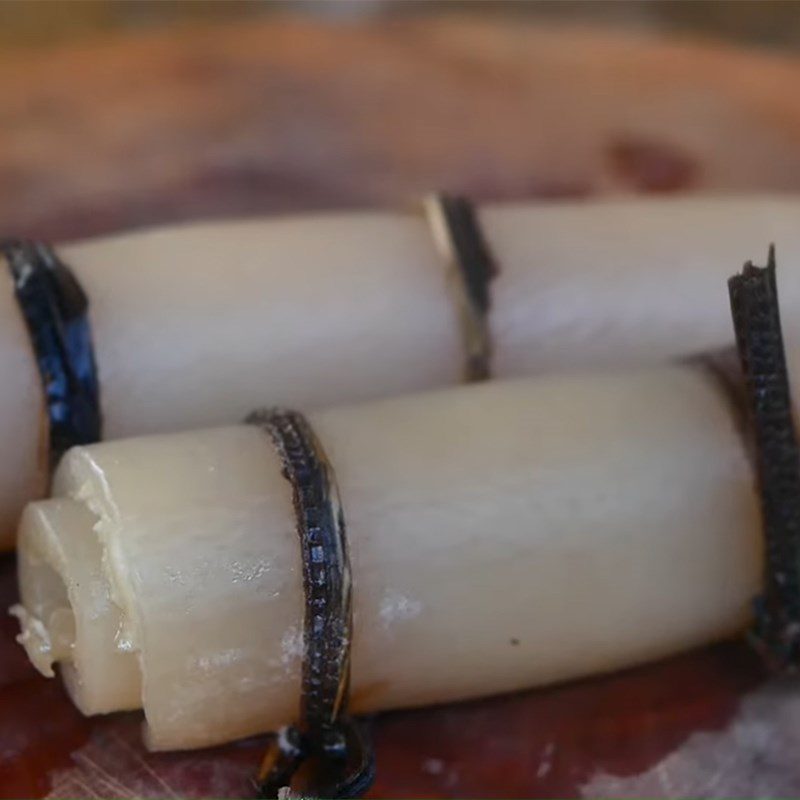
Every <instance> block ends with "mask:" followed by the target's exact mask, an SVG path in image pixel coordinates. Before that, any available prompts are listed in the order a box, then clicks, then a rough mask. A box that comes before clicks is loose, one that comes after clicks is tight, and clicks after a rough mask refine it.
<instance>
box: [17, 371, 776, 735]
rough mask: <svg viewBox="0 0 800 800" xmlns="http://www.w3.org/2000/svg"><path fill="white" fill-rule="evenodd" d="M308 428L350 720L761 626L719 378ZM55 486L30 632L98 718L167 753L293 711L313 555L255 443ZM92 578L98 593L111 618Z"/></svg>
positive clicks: (116, 462) (644, 379)
mask: <svg viewBox="0 0 800 800" xmlns="http://www.w3.org/2000/svg"><path fill="white" fill-rule="evenodd" d="M308 419H309V421H310V424H311V426H312V428H313V429H314V431H315V432H316V435H317V437H318V438H319V440H320V442H321V443H322V446H323V448H324V449H325V451H326V453H327V456H328V458H329V460H330V462H331V464H332V465H333V468H334V470H335V475H336V480H337V483H338V486H339V493H340V497H341V501H342V505H343V509H344V515H345V520H346V526H347V538H348V542H349V550H350V558H351V562H352V574H353V608H354V621H355V628H354V634H353V639H352V681H353V683H352V701H351V708H352V710H353V711H354V712H356V713H357V712H363V711H371V710H377V709H387V708H394V707H400V706H417V705H424V704H428V703H438V702H447V701H453V700H460V699H464V698H470V697H476V696H480V695H485V694H491V693H496V692H505V691H511V690H516V689H521V688H524V687H530V686H537V685H542V684H547V683H551V682H554V681H561V680H566V679H570V678H575V677H579V676H583V675H589V674H592V673H598V672H604V671H607V670H613V669H617V668H620V667H625V666H630V665H633V664H638V663H641V662H645V661H648V660H650V659H656V658H659V657H662V656H665V655H668V654H671V653H674V652H677V651H680V650H683V649H685V648H690V647H692V646H696V645H700V644H703V643H706V642H710V641H713V640H716V639H720V638H723V637H726V636H729V635H732V634H735V633H737V632H739V631H741V630H742V629H743V628H744V626H745V625H746V624H747V622H748V620H749V619H750V604H751V600H752V598H753V597H754V596H755V595H756V594H757V592H758V590H759V585H760V579H761V574H762V542H761V526H760V520H759V511H758V502H757V497H756V492H755V488H754V477H753V473H752V469H751V466H750V464H749V463H748V459H747V457H746V455H745V449H744V447H743V444H742V439H741V434H740V432H739V430H738V429H737V425H736V423H735V421H734V419H733V415H732V413H731V409H730V407H729V400H728V397H727V396H726V395H725V393H724V392H723V391H722V390H721V389H720V387H719V385H718V384H717V383H716V381H715V380H714V379H713V378H712V377H711V376H710V374H709V373H708V372H707V371H705V370H702V369H699V368H692V367H664V368H659V369H649V370H636V371H632V372H624V373H610V374H605V375H592V374H587V375H580V376H579V375H568V376H550V377H546V378H542V379H539V380H536V381H519V382H497V383H488V384H482V385H476V386H471V387H462V388H453V389H449V390H442V391H439V392H436V393H430V394H425V395H417V396H407V397H402V398H396V399H389V400H383V401H379V402H373V403H369V404H363V405H357V406H352V407H343V408H340V409H333V410H329V411H324V412H318V413H312V414H310V415H309V416H308ZM55 492H56V494H57V496H58V497H57V498H56V499H53V500H48V501H44V502H36V503H32V504H31V505H30V507H29V508H28V510H27V511H26V514H25V516H24V522H23V526H22V529H21V536H20V541H19V548H20V558H21V564H22V568H21V572H20V577H21V582H22V602H23V605H24V608H23V609H18V610H17V613H18V615H19V616H20V617H21V620H22V623H23V633H22V634H21V637H20V640H21V642H22V644H23V645H24V646H25V647H26V648H27V650H28V653H29V654H30V656H31V658H32V659H33V660H34V663H36V664H37V666H38V667H39V669H40V670H42V671H43V672H45V673H46V674H47V673H49V672H50V670H51V666H52V662H54V661H58V662H60V663H61V664H62V665H69V667H68V669H69V670H70V671H71V672H74V673H75V677H74V678H72V679H70V680H69V681H68V684H67V686H68V689H69V690H70V692H71V693H72V694H73V697H75V700H76V702H77V703H78V704H79V705H80V707H81V708H82V709H83V710H84V712H86V713H96V712H100V711H109V710H111V708H112V707H113V706H114V703H115V702H117V703H118V707H120V708H123V707H124V708H127V707H130V705H131V703H130V702H129V699H130V697H131V694H132V693H134V692H139V691H140V692H141V694H140V703H139V704H140V705H142V707H143V708H144V712H145V715H146V720H147V728H146V739H147V742H148V744H149V746H151V747H153V748H156V749H167V748H194V747H203V746H207V745H212V744H215V743H219V742H223V741H227V740H231V739H235V738H238V737H241V736H246V735H249V734H252V733H256V732H258V731H265V730H271V729H275V728H277V727H279V726H281V725H283V724H286V723H289V722H292V721H293V720H294V719H295V718H296V715H297V713H298V705H299V693H300V670H301V661H302V654H303V634H302V626H303V588H302V567H301V556H300V544H299V540H298V534H297V532H296V521H295V514H294V510H293V505H292V492H291V486H290V484H289V482H288V481H287V480H286V479H285V478H284V477H283V476H282V474H281V462H280V459H279V457H278V455H277V454H276V451H275V447H274V445H273V442H272V441H271V439H270V437H269V436H268V435H267V434H266V433H265V432H264V431H263V430H261V429H260V428H258V427H255V426H235V427H228V428H218V429H211V430H205V431H198V432H186V433H180V434H172V435H157V436H151V437H143V438H139V439H131V440H128V441H117V442H109V443H103V444H98V445H93V446H88V447H80V448H75V449H73V450H71V451H70V452H69V453H68V454H67V456H66V457H65V459H64V460H63V461H62V464H61V466H60V468H59V470H58V473H57V476H56V482H55ZM77 528H80V530H79V531H78V530H76V529H77ZM92 537H95V539H96V542H97V543H98V546H96V547H94V546H93V545H92V542H91V540H92ZM76 559H82V560H85V561H86V562H87V563H85V564H81V565H80V567H79V566H78V565H76V564H74V563H73V561H74V560H76ZM88 562H90V563H88ZM42 563H46V564H47V565H48V566H49V568H50V569H49V571H47V570H43V569H37V568H35V565H37V564H42ZM25 565H34V566H25ZM79 569H80V570H84V571H88V572H89V573H90V574H91V575H92V576H97V575H100V576H101V577H102V578H103V579H104V580H105V581H106V584H107V585H106V587H105V588H104V589H102V590H101V591H99V592H98V594H99V596H100V597H101V601H100V602H99V603H95V601H94V600H93V599H92V600H90V598H89V597H88V593H87V592H86V591H78V588H77V587H76V586H75V585H74V584H75V582H76V581H77V580H78V577H76V576H78V575H79ZM58 577H60V579H61V585H60V584H59V581H58V580H57V578H58ZM93 579H94V578H93ZM101 582H102V581H101ZM106 598H110V599H111V602H110V603H109V602H106ZM90 602H91V603H95V605H94V606H93V609H92V610H93V613H94V615H95V616H94V620H95V623H96V627H93V624H95V623H92V622H90V617H91V614H90V613H88V611H87V609H85V608H84V607H83V606H84V604H86V603H90ZM70 614H71V615H72V616H73V617H74V621H70V622H69V623H67V622H65V620H66V619H67V618H68V617H69V616H70ZM73 630H74V635H73V638H72V639H71V640H70V638H69V635H70V631H73ZM112 631H114V632H115V633H114V635H111V633H110V632H112ZM120 659H124V660H126V661H127V663H126V665H125V668H124V669H118V670H116V669H115V670H111V664H112V660H114V661H115V662H119V660H120ZM97 675H103V676H104V679H103V681H102V682H99V681H98V683H97V685H94V683H93V682H94V680H95V677H93V676H97ZM139 680H140V681H141V688H140V687H139ZM90 684H92V685H90ZM115 684H116V685H115Z"/></svg>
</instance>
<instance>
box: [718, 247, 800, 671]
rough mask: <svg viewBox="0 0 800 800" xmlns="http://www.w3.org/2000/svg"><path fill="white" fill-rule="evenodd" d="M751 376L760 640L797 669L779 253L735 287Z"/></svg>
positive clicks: (791, 468) (743, 355)
mask: <svg viewBox="0 0 800 800" xmlns="http://www.w3.org/2000/svg"><path fill="white" fill-rule="evenodd" d="M728 288H729V292H730V300H731V312H732V315H733V324H734V329H735V332H736V344H737V348H738V350H739V357H740V360H741V366H742V372H743V374H744V379H745V384H746V391H747V397H748V405H749V412H750V421H751V425H752V434H753V437H754V439H755V460H756V471H757V475H758V484H759V490H760V496H761V516H762V519H763V525H764V536H765V540H766V574H765V576H764V589H763V593H762V594H761V596H760V597H758V598H757V600H756V625H755V630H754V631H753V634H754V639H755V640H756V642H757V644H758V645H759V646H760V649H762V651H764V652H765V654H766V655H767V657H768V659H769V660H770V661H771V662H776V663H777V666H779V667H781V668H796V666H797V664H798V659H799V658H800V448H799V447H798V442H797V432H796V429H795V425H794V415H793V409H792V399H791V393H790V390H789V376H788V371H787V367H786V357H785V353H784V346H783V334H782V332H781V322H780V313H779V308H778V292H777V284H776V280H775V251H774V248H772V247H771V248H770V253H769V260H768V263H767V266H766V267H763V268H761V267H755V266H753V264H752V263H750V262H748V263H747V264H745V266H744V269H743V271H742V273H741V274H740V275H735V276H734V277H732V278H731V279H730V281H729V283H728Z"/></svg>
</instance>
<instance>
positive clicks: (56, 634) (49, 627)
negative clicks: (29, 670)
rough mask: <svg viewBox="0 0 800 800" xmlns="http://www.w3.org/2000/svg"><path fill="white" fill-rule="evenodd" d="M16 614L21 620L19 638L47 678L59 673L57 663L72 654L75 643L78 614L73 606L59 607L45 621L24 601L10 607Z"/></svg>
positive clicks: (37, 667) (10, 611)
mask: <svg viewBox="0 0 800 800" xmlns="http://www.w3.org/2000/svg"><path fill="white" fill-rule="evenodd" d="M9 613H10V614H11V616H12V617H16V618H17V619H18V620H19V626H20V633H19V634H18V635H17V642H19V644H21V645H22V646H23V647H24V648H25V652H26V653H27V654H28V658H29V659H30V661H31V664H33V666H34V667H36V669H37V670H39V672H40V673H41V674H42V675H44V676H45V678H52V677H54V676H55V672H54V671H53V664H55V663H56V662H57V661H66V660H69V659H70V657H71V651H72V647H73V645H74V643H75V616H74V614H73V613H72V610H71V609H58V610H57V611H56V612H55V613H54V614H53V615H52V616H51V618H50V621H49V624H45V623H44V622H42V620H40V619H39V618H38V617H35V616H34V615H33V614H30V613H28V611H27V610H26V609H25V607H24V606H22V605H19V604H17V605H14V606H11V608H10V609H9Z"/></svg>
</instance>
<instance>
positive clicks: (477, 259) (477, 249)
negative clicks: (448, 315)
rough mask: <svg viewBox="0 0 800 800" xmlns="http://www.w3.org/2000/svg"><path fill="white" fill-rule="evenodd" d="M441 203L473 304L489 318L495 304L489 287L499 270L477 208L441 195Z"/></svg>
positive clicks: (454, 198)
mask: <svg viewBox="0 0 800 800" xmlns="http://www.w3.org/2000/svg"><path fill="white" fill-rule="evenodd" d="M439 200H440V202H441V204H442V211H443V212H444V217H445V221H446V223H447V227H448V230H449V231H450V236H451V239H452V241H453V247H454V248H455V251H456V256H457V260H458V265H459V268H460V269H461V273H462V275H463V278H464V283H465V285H466V287H467V293H468V295H469V298H470V301H471V302H472V303H473V304H474V305H475V307H476V308H477V309H478V310H479V311H480V312H481V314H484V315H486V314H488V312H489V308H490V307H491V302H492V298H491V292H490V290H489V283H490V281H491V279H492V278H494V277H496V276H497V274H498V269H497V264H496V263H495V261H494V259H493V258H492V254H491V251H490V250H489V246H488V244H487V243H486V239H485V238H484V236H483V232H482V231H481V228H480V225H479V224H478V219H477V215H476V213H475V208H474V207H473V205H472V203H471V202H470V200H468V199H467V198H466V197H461V196H454V195H440V196H439Z"/></svg>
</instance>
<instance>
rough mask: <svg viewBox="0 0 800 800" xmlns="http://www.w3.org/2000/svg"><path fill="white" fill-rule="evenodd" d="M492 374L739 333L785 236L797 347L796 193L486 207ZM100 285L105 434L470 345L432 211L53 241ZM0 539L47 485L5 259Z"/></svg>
mask: <svg viewBox="0 0 800 800" xmlns="http://www.w3.org/2000/svg"><path fill="white" fill-rule="evenodd" d="M478 216H479V221H480V223H481V227H482V230H483V232H484V235H485V237H486V239H487V241H488V243H489V245H490V248H491V250H492V252H493V253H494V257H495V258H494V260H495V262H496V264H497V265H498V267H499V274H498V276H497V277H496V278H495V279H494V280H493V281H492V283H491V295H492V306H491V310H490V312H489V313H490V318H489V331H490V335H491V338H492V350H493V358H492V372H493V374H494V375H496V376H499V377H516V376H524V375H529V374H535V373H540V372H543V371H552V370H562V369H570V368H573V367H585V366H621V365H639V364H644V363H647V362H651V361H653V360H655V359H669V358H673V357H681V356H685V355H692V354H696V353H702V352H704V351H707V350H711V349H716V348H721V347H724V346H726V345H729V344H732V342H733V334H732V328H731V323H730V314H729V311H728V300H727V292H726V288H725V281H726V279H727V278H728V277H729V276H730V275H732V274H733V273H734V272H736V271H738V270H739V269H740V268H741V266H742V264H743V262H744V261H745V260H747V259H753V260H756V261H759V260H762V259H763V258H765V256H766V249H767V245H768V244H769V243H770V242H773V241H774V242H775V243H776V244H777V246H778V258H779V263H780V265H781V266H780V270H779V279H780V294H781V301H782V305H783V310H784V315H783V317H784V330H785V332H786V337H787V345H788V350H789V353H788V354H789V358H790V362H791V361H792V360H793V357H794V356H793V353H794V352H795V351H796V350H798V349H800V347H798V348H793V347H792V345H793V344H794V343H795V342H797V344H798V345H800V330H798V325H800V316H799V315H798V313H797V312H798V311H800V226H798V225H797V220H798V218H800V200H797V199H795V198H779V197H772V198H770V197H752V198H738V199H734V198H728V199H725V198H683V199H644V200H643V199H637V200H630V201H613V202H612V201H609V202H598V203H552V204H550V203H548V204H542V203H538V204H528V205H516V206H515V205H507V206H506V205H503V206H486V207H482V208H481V209H479V212H478ZM59 253H60V254H61V256H62V258H63V260H64V261H65V262H66V263H67V264H69V265H70V266H71V267H72V269H73V271H74V272H75V274H76V275H77V277H78V278H79V280H80V282H81V284H82V286H83V287H84V289H85V291H86V294H87V295H88V297H89V302H90V308H89V318H90V322H91V325H92V329H93V339H94V348H95V353H96V358H97V366H98V374H99V378H100V385H101V387H100V388H101V394H100V399H101V405H102V413H103V419H104V436H105V437H106V438H109V439H111V438H119V437H124V436H133V435H140V434H145V433H154V432H167V431H177V430H188V429H193V428H198V427H204V426H211V425H220V424H229V423H232V422H235V421H237V420H239V419H241V418H242V416H243V415H244V414H245V413H247V411H248V410H249V409H251V408H253V407H254V406H257V405H264V404H278V405H290V406H293V407H298V408H303V409H306V410H309V409H316V408H322V407H327V406H331V405H336V404H340V403H343V402H345V401H348V402H349V401H362V400H367V399H371V398H378V397H382V396H389V395H395V394H400V393H407V392H414V391H418V390H423V389H429V388H433V387H441V386H447V385H450V384H454V383H457V382H458V381H459V380H460V378H461V375H462V373H463V369H464V361H465V352H464V349H465V346H464V341H463V339H462V331H461V328H460V326H459V313H458V309H457V307H456V303H455V302H454V298H453V292H452V286H451V285H450V283H449V277H448V271H447V269H446V267H445V265H444V263H443V261H442V259H441V258H440V257H439V255H437V247H436V243H435V241H434V236H433V235H432V233H431V230H430V229H429V226H428V224H427V223H426V221H425V220H424V218H423V215H422V213H421V212H420V213H412V212H410V211H409V212H405V213H401V212H396V213H351V214H330V215H325V216H309V217H297V218H285V219H273V220H265V221H245V222H224V223H210V224H209V223H204V224H193V225H184V226H180V227H174V228H169V229H163V230H151V231H145V232H137V233H132V234H127V235H123V236H115V237H111V238H107V239H98V240H95V241H91V242H86V243H78V244H72V245H69V246H64V247H61V248H59ZM0 272H1V273H3V275H0V387H2V388H0V439H2V441H3V442H4V443H5V446H6V450H7V452H10V453H13V454H14V458H8V459H4V460H3V461H2V463H0V547H6V548H7V547H11V546H13V530H14V528H15V525H16V522H17V519H18V515H19V512H20V510H21V507H22V505H23V504H24V502H25V501H26V500H28V499H31V498H33V497H36V496H39V495H40V494H41V492H42V490H43V487H44V486H45V485H46V483H45V476H44V475H43V473H42V470H41V468H40V459H37V454H38V453H39V450H40V446H41V442H42V437H41V431H40V429H41V417H42V397H41V388H40V382H39V378H38V374H37V370H36V366H35V363H34V360H33V358H32V355H31V353H30V345H29V342H28V336H27V333H26V331H25V330H24V326H23V323H22V319H21V315H20V313H19V309H18V308H17V307H16V301H15V299H14V297H13V288H12V286H11V281H10V279H9V278H8V276H7V275H5V270H0Z"/></svg>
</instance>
